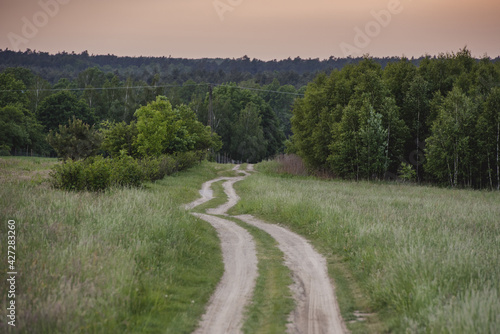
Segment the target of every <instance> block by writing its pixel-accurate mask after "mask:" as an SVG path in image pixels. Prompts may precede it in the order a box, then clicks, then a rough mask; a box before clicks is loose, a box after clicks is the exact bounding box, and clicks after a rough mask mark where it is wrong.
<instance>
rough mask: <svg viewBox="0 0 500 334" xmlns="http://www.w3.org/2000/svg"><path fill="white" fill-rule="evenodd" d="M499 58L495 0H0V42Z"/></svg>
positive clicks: (128, 50) (136, 50) (49, 48)
mask: <svg viewBox="0 0 500 334" xmlns="http://www.w3.org/2000/svg"><path fill="white" fill-rule="evenodd" d="M465 45H467V47H468V48H469V50H471V51H472V53H473V55H474V56H476V57H481V56H483V55H484V54H488V55H489V56H490V57H492V58H494V57H497V56H500V1H499V0H474V1H472V0H308V1H305V0H302V1H299V0H142V1H138V0H0V49H6V48H8V49H10V50H16V51H17V50H22V51H24V50H26V49H27V48H29V49H31V50H38V51H44V52H50V53H57V52H60V51H67V52H71V51H75V52H76V53H80V52H82V51H84V50H88V52H89V53H90V54H108V53H109V54H115V55H117V56H140V55H143V56H167V57H168V56H172V57H182V58H215V57H222V58H239V57H241V56H243V55H247V56H249V57H250V58H258V59H262V60H271V59H278V60H279V59H284V58H288V57H292V58H295V57H297V56H299V57H302V58H320V59H325V58H329V57H330V56H334V57H344V56H347V55H352V56H359V55H362V54H366V53H369V54H370V55H372V56H377V57H383V56H402V55H405V56H407V57H412V56H415V57H418V56H421V55H425V54H429V55H437V54H439V53H441V52H456V51H458V50H459V49H461V48H463V47H464V46H465Z"/></svg>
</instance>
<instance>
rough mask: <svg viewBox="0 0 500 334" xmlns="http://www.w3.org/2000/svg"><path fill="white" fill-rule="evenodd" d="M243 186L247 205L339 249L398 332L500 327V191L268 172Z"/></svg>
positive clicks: (242, 207)
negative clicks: (354, 180) (305, 177)
mask: <svg viewBox="0 0 500 334" xmlns="http://www.w3.org/2000/svg"><path fill="white" fill-rule="evenodd" d="M258 167H259V166H258ZM262 167H264V168H260V169H259V170H265V169H266V166H265V165H264V166H262ZM267 168H268V169H272V166H267ZM236 187H237V189H238V193H239V194H241V197H242V201H241V202H240V203H239V204H238V206H237V207H236V208H235V209H236V210H237V211H239V212H240V213H251V214H255V215H259V216H262V217H265V218H266V219H268V220H273V221H275V222H279V223H282V224H285V225H287V226H289V227H290V228H291V229H292V230H295V231H297V232H298V233H300V234H303V235H305V236H306V237H308V238H309V239H311V240H312V241H313V242H314V243H315V244H316V245H317V246H318V247H319V248H320V249H322V250H323V251H324V252H326V253H333V254H334V255H336V256H340V257H341V258H342V259H343V261H345V263H346V264H347V265H348V267H349V269H350V271H351V272H352V274H353V277H354V278H355V280H356V281H357V282H358V283H359V285H360V286H361V287H362V289H363V290H364V292H365V294H366V295H367V296H368V297H369V302H370V305H371V308H372V310H374V311H376V312H378V313H379V315H380V317H381V318H382V320H383V321H384V322H385V325H386V328H387V329H388V330H389V331H393V332H398V333H399V332H405V331H408V332H413V333H420V332H425V333H427V332H428V333H442V332H448V333H498V332H500V299H499V298H498V296H499V291H500V266H499V264H500V237H499V236H500V219H499V217H500V194H498V193H495V192H484V191H481V192H480V191H470V190H448V189H439V188H432V187H417V186H409V185H400V184H384V183H369V182H359V183H354V182H338V181H319V180H313V179H304V178H302V179H296V178H285V179H284V178H281V177H276V176H273V175H269V174H263V173H260V174H256V175H254V176H251V177H249V178H247V179H246V180H245V181H242V182H241V183H239V184H237V185H236Z"/></svg>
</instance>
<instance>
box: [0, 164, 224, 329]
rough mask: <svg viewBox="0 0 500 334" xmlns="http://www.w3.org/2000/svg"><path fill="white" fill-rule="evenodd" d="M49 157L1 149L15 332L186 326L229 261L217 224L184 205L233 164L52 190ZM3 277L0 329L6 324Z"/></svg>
mask: <svg viewBox="0 0 500 334" xmlns="http://www.w3.org/2000/svg"><path fill="white" fill-rule="evenodd" d="M54 163H57V160H51V159H30V158H23V159H19V158H0V175H1V176H0V177H1V189H0V203H1V208H0V209H1V210H0V221H1V223H0V245H1V247H0V248H1V249H0V258H1V259H2V271H4V272H6V271H7V270H6V269H5V268H6V260H7V254H6V253H7V247H6V240H7V221H8V220H10V219H13V220H15V221H16V226H17V230H16V233H17V239H16V270H17V271H18V273H19V274H18V276H17V281H16V304H17V306H18V308H17V322H16V332H20V333H22V332H26V333H56V332H59V333H78V332H80V333H83V332H84V333H94V332H95V333H118V332H127V333H148V332H151V333H157V332H166V333H187V332H191V331H192V330H193V329H194V328H195V326H196V323H197V321H198V319H199V318H200V316H201V314H202V313H203V311H204V307H205V304H206V303H207V301H208V299H209V297H210V295H211V293H212V292H213V291H214V289H215V286H216V285H217V283H218V281H219V279H220V277H221V275H222V272H223V265H222V259H221V251H220V246H219V240H218V238H217V235H216V233H215V231H214V230H213V229H212V227H211V226H210V225H208V224H206V223H203V222H201V221H199V220H198V219H196V218H194V217H193V216H191V215H190V214H189V213H187V212H186V211H185V210H183V209H181V205H182V204H184V203H188V202H189V201H191V200H193V199H195V198H196V197H197V196H198V189H200V187H201V184H202V183H203V182H204V181H207V180H209V179H212V178H215V177H217V176H219V175H225V174H228V172H227V170H228V168H229V166H223V165H215V164H209V163H204V164H202V165H201V166H197V167H195V168H193V169H191V170H189V171H187V172H182V173H179V174H177V175H175V176H172V177H168V178H165V179H164V180H162V181H159V182H157V183H155V184H147V185H146V187H145V188H142V189H112V190H110V191H107V192H105V193H102V194H93V193H88V192H80V193H76V192H64V191H58V190H53V189H51V188H50V187H49V186H48V184H47V182H46V181H45V180H46V177H47V175H48V169H49V168H50V167H51V165H53V164H54ZM6 292H7V284H6V281H5V280H3V281H2V283H0V296H2V299H1V301H0V305H1V311H0V332H7V331H8V330H10V329H11V328H10V326H9V327H7V325H6V321H5V319H6V316H5V312H6V308H7V304H6V303H7V297H6V296H7V293H6Z"/></svg>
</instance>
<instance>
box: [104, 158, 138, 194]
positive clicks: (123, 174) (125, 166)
mask: <svg viewBox="0 0 500 334" xmlns="http://www.w3.org/2000/svg"><path fill="white" fill-rule="evenodd" d="M111 161H112V171H111V184H113V185H118V186H122V187H140V186H141V185H142V182H143V181H144V172H143V171H142V169H141V166H140V165H139V163H138V162H137V160H135V159H134V158H132V157H129V156H127V155H123V156H121V157H120V158H117V159H113V160H111Z"/></svg>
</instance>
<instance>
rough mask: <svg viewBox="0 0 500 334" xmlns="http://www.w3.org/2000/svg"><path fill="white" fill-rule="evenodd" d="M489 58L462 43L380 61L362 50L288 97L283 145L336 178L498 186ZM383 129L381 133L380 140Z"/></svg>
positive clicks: (495, 77)
mask: <svg viewBox="0 0 500 334" xmlns="http://www.w3.org/2000/svg"><path fill="white" fill-rule="evenodd" d="M499 84H500V72H499V71H498V66H497V67H496V68H495V66H494V64H493V63H492V62H491V61H490V60H489V59H488V58H484V59H482V60H480V61H477V60H475V59H473V58H472V57H471V53H470V51H469V50H467V49H463V50H460V51H459V52H458V53H456V54H442V55H440V56H439V57H437V58H435V59H431V58H429V57H427V58H425V59H423V60H421V62H420V66H419V67H416V66H415V65H414V64H412V62H410V61H409V60H408V59H406V58H403V59H401V60H400V61H399V62H396V63H391V64H390V65H388V66H387V67H386V68H385V69H383V70H382V68H381V67H380V66H379V65H378V64H377V63H375V62H374V60H373V59H370V58H365V59H364V60H363V61H361V62H359V63H358V64H351V65H348V66H345V67H344V68H342V70H340V71H333V72H332V73H331V74H330V75H329V76H327V75H325V74H319V75H318V76H317V77H316V79H315V80H314V81H313V82H312V83H310V84H309V85H308V87H307V89H306V92H305V96H304V98H302V99H298V100H296V102H295V104H294V107H293V116H292V119H291V123H292V130H293V137H292V138H291V139H292V141H293V142H292V143H290V144H287V146H288V147H291V148H293V152H295V153H297V154H298V155H300V156H301V157H302V158H303V159H304V161H305V162H306V163H307V165H308V167H310V168H313V169H317V170H325V169H327V170H329V171H330V172H331V173H333V174H334V175H337V176H340V177H344V178H354V179H360V178H362V179H371V178H372V177H373V176H376V178H389V179H393V178H396V177H397V174H398V171H399V168H400V166H401V162H404V163H408V164H410V165H412V166H413V168H414V169H415V172H416V180H417V181H418V182H420V181H422V180H425V181H433V182H437V183H439V184H448V185H450V186H453V187H457V186H466V187H475V188H484V187H489V188H491V189H494V188H500V186H498V184H500V181H499V180H500V176H498V175H500V168H499V167H498V165H499V160H500V159H499V158H498V156H500V154H498V153H497V152H500V149H497V147H500V144H497V143H498V142H499V141H500V140H498V138H500V136H498V133H500V132H499V131H497V130H498V128H499V127H497V126H496V125H497V124H498V123H499V122H498V117H497V116H496V115H497V114H498V112H497V110H498V109H499V108H498V104H497V103H496V102H495V101H496V99H497V98H496V95H497V94H498V93H497V89H498V88H497V87H495V86H498V85H499ZM384 137H385V138H384Z"/></svg>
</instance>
